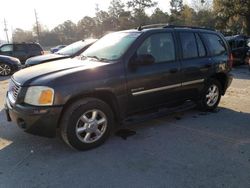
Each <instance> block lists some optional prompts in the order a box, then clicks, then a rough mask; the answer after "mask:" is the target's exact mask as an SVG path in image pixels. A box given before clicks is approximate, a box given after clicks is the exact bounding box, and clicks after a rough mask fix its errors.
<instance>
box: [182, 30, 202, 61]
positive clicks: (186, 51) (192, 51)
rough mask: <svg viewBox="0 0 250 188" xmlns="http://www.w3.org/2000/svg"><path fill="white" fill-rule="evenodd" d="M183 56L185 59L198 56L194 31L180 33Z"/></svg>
mask: <svg viewBox="0 0 250 188" xmlns="http://www.w3.org/2000/svg"><path fill="white" fill-rule="evenodd" d="M180 39H181V46H182V56H183V58H184V59H189V58H195V57H198V50H197V45H196V42H195V36H194V34H193V33H188V32H185V33H180Z"/></svg>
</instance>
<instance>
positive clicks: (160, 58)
mask: <svg viewBox="0 0 250 188" xmlns="http://www.w3.org/2000/svg"><path fill="white" fill-rule="evenodd" d="M136 53H137V55H146V54H149V55H152V56H153V57H154V58H155V62H156V63H161V62H169V61H174V60H175V46H174V39H173V36H172V34H171V33H158V34H153V35H151V36H150V37H148V38H147V39H146V40H145V41H144V42H143V43H142V44H141V46H140V47H139V48H138V50H137V52H136Z"/></svg>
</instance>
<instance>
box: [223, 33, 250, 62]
mask: <svg viewBox="0 0 250 188" xmlns="http://www.w3.org/2000/svg"><path fill="white" fill-rule="evenodd" d="M225 38H226V40H227V42H228V44H229V46H230V47H231V51H232V55H233V65H240V64H245V59H246V57H247V52H248V51H249V49H250V44H249V41H248V37H246V36H244V35H234V36H228V37H225Z"/></svg>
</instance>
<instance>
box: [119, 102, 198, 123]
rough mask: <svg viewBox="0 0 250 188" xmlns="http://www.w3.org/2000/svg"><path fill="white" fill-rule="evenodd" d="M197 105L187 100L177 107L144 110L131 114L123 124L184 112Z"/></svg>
mask: <svg viewBox="0 0 250 188" xmlns="http://www.w3.org/2000/svg"><path fill="white" fill-rule="evenodd" d="M195 106H196V105H195V103H193V102H191V101H187V102H185V103H184V104H182V105H179V106H176V107H171V108H160V109H156V110H154V111H153V110H152V111H147V112H143V113H140V114H136V115H133V116H130V117H129V118H126V119H125V120H124V121H123V125H127V124H130V123H132V122H133V123H139V122H143V121H147V120H152V119H156V118H159V117H163V116H167V115H170V114H174V113H177V112H184V111H187V110H189V109H192V108H194V107H195Z"/></svg>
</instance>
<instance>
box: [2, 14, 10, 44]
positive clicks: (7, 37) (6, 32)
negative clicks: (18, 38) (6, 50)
mask: <svg viewBox="0 0 250 188" xmlns="http://www.w3.org/2000/svg"><path fill="white" fill-rule="evenodd" d="M3 22H4V31H5V34H6V39H7V42H8V43H9V42H10V41H9V36H8V28H7V23H6V20H5V18H4V20H3Z"/></svg>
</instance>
